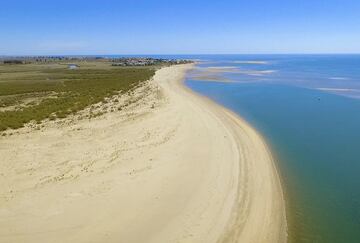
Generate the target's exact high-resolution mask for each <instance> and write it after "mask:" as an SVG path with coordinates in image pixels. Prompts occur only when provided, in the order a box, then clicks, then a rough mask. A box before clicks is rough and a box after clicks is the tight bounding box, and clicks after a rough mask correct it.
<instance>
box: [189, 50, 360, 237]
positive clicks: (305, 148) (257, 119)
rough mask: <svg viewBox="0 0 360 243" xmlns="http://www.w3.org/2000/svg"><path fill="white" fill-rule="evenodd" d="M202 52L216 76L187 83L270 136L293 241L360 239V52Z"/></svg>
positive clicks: (191, 78) (193, 75)
mask: <svg viewBox="0 0 360 243" xmlns="http://www.w3.org/2000/svg"><path fill="white" fill-rule="evenodd" d="M202 58H203V59H205V58H206V59H207V61H206V62H201V63H200V64H199V65H198V66H199V67H200V68H202V69H201V70H200V71H201V72H203V70H204V69H206V68H208V67H211V68H210V70H211V72H210V75H214V73H216V75H217V77H216V79H211V78H209V80H211V81H209V80H206V78H205V79H203V80H202V79H201V77H204V75H203V74H201V75H199V74H198V73H196V72H197V71H196V70H195V73H191V74H189V77H188V79H187V81H186V84H187V85H188V86H189V87H190V88H192V89H193V90H195V91H196V92H199V93H201V94H203V95H205V96H208V97H210V98H212V99H214V100H215V101H216V102H218V103H220V104H222V105H224V106H225V107H227V108H230V109H231V110H233V111H235V112H236V113H238V114H239V115H240V116H242V117H243V118H245V119H246V120H247V121H248V122H250V123H251V124H252V125H253V126H254V127H255V128H256V129H257V130H258V131H260V132H261V133H262V134H263V135H264V137H265V139H266V140H267V141H268V142H269V145H270V147H271V148H272V151H273V154H274V155H275V157H276V158H277V165H278V166H279V169H280V174H281V180H282V182H283V185H284V190H285V194H286V195H285V198H286V202H287V220H288V224H289V233H290V234H289V240H290V242H321V243H322V242H324V243H325V242H349V243H352V242H354V243H355V242H360V230H359V229H360V189H359V188H360V179H359V178H360V99H358V88H359V84H360V71H359V70H357V69H356V67H357V65H358V64H359V63H360V56H354V55H352V56H350V55H349V56H344V55H339V56H266V55H265V56H258V55H256V56H249V55H247V56H241V55H229V56H206V57H204V56H202ZM234 60H236V61H234ZM225 63H228V64H229V63H231V66H230V65H228V64H227V65H226V66H225ZM296 64H298V68H296V67H297V65H296ZM332 67H333V68H332ZM334 68H335V70H334ZM214 69H217V70H215V71H216V72H215V71H214ZM208 70H209V69H208ZM269 70H271V71H269ZM262 71H266V72H262ZM199 77H200V78H199ZM206 77H209V74H207V76H206ZM222 79H223V80H226V83H224V82H221V80H222ZM214 80H215V81H216V82H214ZM229 81H230V82H229Z"/></svg>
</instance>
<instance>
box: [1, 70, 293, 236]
mask: <svg viewBox="0 0 360 243" xmlns="http://www.w3.org/2000/svg"><path fill="white" fill-rule="evenodd" d="M191 68H192V65H177V66H171V67H166V68H162V69H160V70H158V71H157V72H156V75H155V76H154V78H153V80H151V81H149V82H146V83H145V84H144V85H143V86H142V87H140V88H138V89H137V90H136V91H135V92H133V94H132V95H131V96H135V97H137V98H138V99H136V100H135V102H133V103H132V104H131V105H130V106H128V107H127V108H126V109H124V110H121V111H116V112H112V113H107V114H105V115H103V116H100V117H98V118H96V119H93V120H81V121H76V122H69V123H68V124H62V125H59V124H57V123H55V122H52V123H49V124H48V125H47V126H45V128H42V129H41V130H36V131H29V130H26V129H23V130H22V131H20V132H19V133H18V134H14V135H12V136H10V137H5V138H0V154H1V163H0V171H1V173H2V174H1V177H0V185H1V186H0V192H1V195H2V197H1V199H0V205H1V206H0V242H126V243H128V242H206V243H208V242H286V238H287V232H286V231H287V226H286V219H285V203H284V198H283V192H282V188H281V184H280V179H279V176H278V173H277V170H276V166H275V164H274V161H273V159H272V156H271V153H270V151H269V149H268V147H267V145H266V144H265V142H264V140H263V139H262V137H261V136H260V135H259V134H258V133H257V132H256V131H255V130H254V129H253V128H252V127H251V126H249V125H248V124H247V123H246V122H245V121H243V120H242V119H241V118H239V117H238V116H237V115H235V114H234V113H232V112H230V111H229V110H227V109H225V108H223V107H221V106H219V105H217V104H215V103H213V102H212V101H210V100H208V99H207V98H205V97H202V96H199V95H197V94H195V93H194V92H193V91H191V90H190V89H188V88H186V87H185V86H184V85H183V83H182V82H183V79H184V75H185V72H186V71H187V70H189V69H191ZM124 102H125V101H124Z"/></svg>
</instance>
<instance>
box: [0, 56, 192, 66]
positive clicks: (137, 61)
mask: <svg viewBox="0 0 360 243" xmlns="http://www.w3.org/2000/svg"><path fill="white" fill-rule="evenodd" d="M92 61H103V62H108V63H110V64H111V65H112V66H124V67H128V66H154V65H164V64H167V65H174V64H186V63H191V62H193V61H191V60H186V59H164V58H150V57H117V58H113V57H101V56H98V57H92V56H91V57H89V56H82V57H79V56H77V57H69V56H24V57H9V56H2V57H1V56H0V64H9V65H19V64H31V63H32V64H37V63H38V64H44V63H68V64H69V66H71V68H75V67H76V68H79V67H80V66H81V65H80V64H79V63H81V62H92ZM73 63H76V65H75V64H74V65H72V64H73Z"/></svg>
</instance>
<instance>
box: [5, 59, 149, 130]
mask: <svg viewBox="0 0 360 243" xmlns="http://www.w3.org/2000/svg"><path fill="white" fill-rule="evenodd" d="M154 73H155V68H154V67H151V68H150V67H109V66H107V65H104V64H100V65H96V64H92V65H84V67H81V68H79V69H77V70H69V69H68V68H67V66H66V65H54V64H52V65H46V64H43V65H32V64H29V65H0V131H4V130H6V129H8V128H11V129H17V128H20V127H23V126H24V124H26V123H28V122H30V121H36V122H37V123H40V122H41V121H42V120H44V119H47V118H48V119H51V120H53V119H56V118H64V117H66V116H68V115H69V114H74V113H76V112H77V111H80V110H82V109H84V108H85V107H87V106H89V105H91V104H95V103H98V102H102V101H104V100H105V98H106V97H109V96H112V95H114V94H118V93H119V91H121V92H126V91H128V90H130V89H131V88H133V87H134V86H136V85H138V84H139V83H140V82H142V81H145V80H148V79H150V78H151V77H152V76H153V75H154Z"/></svg>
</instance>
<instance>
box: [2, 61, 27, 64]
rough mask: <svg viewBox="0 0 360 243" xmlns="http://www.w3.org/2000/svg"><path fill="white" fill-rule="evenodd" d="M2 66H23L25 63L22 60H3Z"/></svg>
mask: <svg viewBox="0 0 360 243" xmlns="http://www.w3.org/2000/svg"><path fill="white" fill-rule="evenodd" d="M3 63H4V64H24V63H25V62H24V61H22V60H4V61H3Z"/></svg>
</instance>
